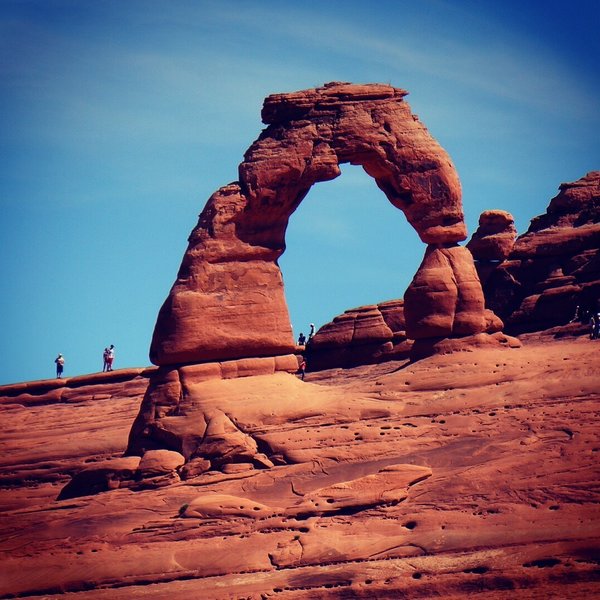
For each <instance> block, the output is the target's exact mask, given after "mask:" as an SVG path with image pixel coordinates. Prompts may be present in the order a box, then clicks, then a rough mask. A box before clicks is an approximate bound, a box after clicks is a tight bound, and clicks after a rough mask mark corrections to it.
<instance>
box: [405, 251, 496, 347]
mask: <svg viewBox="0 0 600 600" xmlns="http://www.w3.org/2000/svg"><path fill="white" fill-rule="evenodd" d="M484 308H485V301H484V298H483V291H482V289H481V284H480V282H479V277H478V275H477V271H476V270H475V265H474V263H473V257H472V255H471V253H470V252H469V251H468V250H467V249H466V248H463V247H462V246H452V247H436V246H433V245H430V246H428V247H427V250H426V252H425V258H423V262H422V263H421V265H420V267H419V269H418V270H417V273H416V275H415V276H414V278H413V280H412V281H411V283H410V285H409V286H408V288H407V290H406V293H405V294H404V318H405V321H406V335H407V336H408V337H409V338H410V339H413V340H418V339H422V338H441V337H451V336H454V337H460V336H468V335H473V334H476V333H481V332H483V331H485V329H486V319H485V313H484Z"/></svg>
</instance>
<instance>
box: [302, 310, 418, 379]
mask: <svg viewBox="0 0 600 600" xmlns="http://www.w3.org/2000/svg"><path fill="white" fill-rule="evenodd" d="M411 345H412V344H411V342H410V341H409V340H408V339H407V337H406V323H405V320H404V301H403V300H390V301H388V302H381V303H380V304H374V305H370V306H360V307H358V308H352V309H349V310H347V311H346V312H344V314H342V315H339V316H337V317H335V318H334V319H333V321H331V322H330V323H327V324H326V325H323V327H321V328H320V329H319V331H317V334H316V335H315V336H314V337H313V339H312V340H311V342H310V344H309V345H308V346H307V348H306V358H307V367H308V369H309V370H310V371H314V370H321V369H331V368H334V367H353V366H356V365H365V364H371V363H378V362H383V361H385V360H393V359H394V360H398V359H402V358H407V357H408V356H409V353H410V348H411Z"/></svg>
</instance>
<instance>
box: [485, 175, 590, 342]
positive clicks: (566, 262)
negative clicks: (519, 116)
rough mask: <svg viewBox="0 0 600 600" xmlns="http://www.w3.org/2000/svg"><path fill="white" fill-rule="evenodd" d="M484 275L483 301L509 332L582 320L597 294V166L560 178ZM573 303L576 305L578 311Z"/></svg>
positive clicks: (541, 328)
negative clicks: (570, 178)
mask: <svg viewBox="0 0 600 600" xmlns="http://www.w3.org/2000/svg"><path fill="white" fill-rule="evenodd" d="M559 190H560V191H559V193H558V195H557V196H555V197H554V198H553V199H552V200H551V201H550V204H549V206H548V209H547V210H546V213H545V214H544V215H540V216H538V217H535V218H534V219H532V221H531V224H530V226H529V229H528V230H527V232H526V233H525V234H523V235H521V236H520V237H519V238H518V239H517V240H516V242H515V244H514V246H513V249H512V251H511V252H510V254H509V255H508V257H507V258H506V260H504V261H503V262H501V263H500V264H498V265H497V266H496V267H495V268H494V269H493V271H492V272H491V273H488V274H487V276H486V277H485V278H483V282H484V283H483V286H484V292H485V297H486V304H487V306H488V307H489V308H490V309H492V310H493V311H494V312H495V313H496V314H498V315H499V316H500V317H501V318H502V319H503V320H504V322H505V324H506V330H507V331H508V332H513V333H521V332H525V331H538V330H543V329H548V328H551V327H554V326H558V325H564V324H566V323H568V322H569V321H571V320H572V319H573V318H574V317H575V316H576V312H577V317H578V318H580V319H582V320H584V321H585V319H586V314H587V313H589V312H590V311H591V310H593V309H595V308H597V302H598V298H600V171H592V172H590V173H588V174H587V175H585V177H582V178H581V179H579V180H577V181H574V182H572V183H563V184H561V185H560V187H559ZM577 307H579V310H578V311H577Z"/></svg>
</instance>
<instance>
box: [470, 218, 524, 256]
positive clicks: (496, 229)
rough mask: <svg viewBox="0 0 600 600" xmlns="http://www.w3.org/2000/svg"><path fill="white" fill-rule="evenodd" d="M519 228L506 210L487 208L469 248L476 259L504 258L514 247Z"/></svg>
mask: <svg viewBox="0 0 600 600" xmlns="http://www.w3.org/2000/svg"><path fill="white" fill-rule="evenodd" d="M516 239H517V229H516V227H515V220H514V218H513V216H512V215H511V214H510V213H509V212H506V211H505V210H486V211H484V212H482V213H481V215H480V217H479V227H478V228H477V231H476V232H475V233H474V234H473V237H472V238H471V239H470V240H469V243H468V244H467V248H468V249H469V251H470V252H471V254H472V255H473V258H474V259H475V260H476V261H487V260H490V261H498V260H504V259H505V258H506V257H507V256H508V255H509V254H510V252H511V250H512V249H513V246H514V245H515V240H516Z"/></svg>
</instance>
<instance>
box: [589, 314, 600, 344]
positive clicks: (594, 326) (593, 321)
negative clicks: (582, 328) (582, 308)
mask: <svg viewBox="0 0 600 600" xmlns="http://www.w3.org/2000/svg"><path fill="white" fill-rule="evenodd" d="M598 338H600V310H596V311H595V312H593V313H592V316H591V317H590V340H597V339H598Z"/></svg>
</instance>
